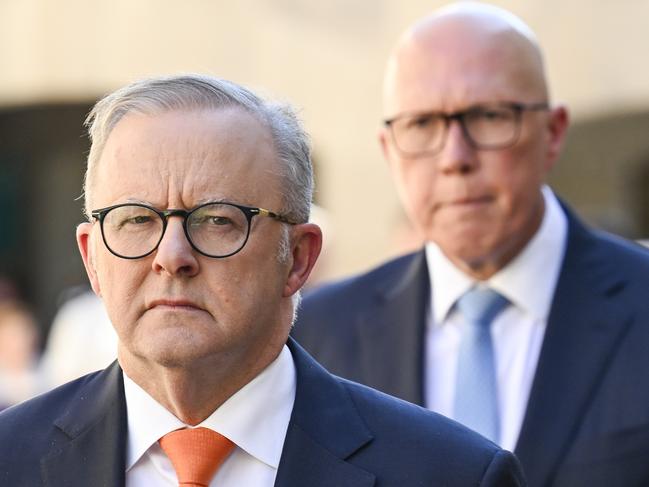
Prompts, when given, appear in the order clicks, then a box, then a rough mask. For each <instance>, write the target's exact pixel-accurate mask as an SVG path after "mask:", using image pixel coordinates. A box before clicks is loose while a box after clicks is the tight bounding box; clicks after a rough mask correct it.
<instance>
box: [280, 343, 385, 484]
mask: <svg viewBox="0 0 649 487" xmlns="http://www.w3.org/2000/svg"><path fill="white" fill-rule="evenodd" d="M288 346H289V348H290V350H291V353H292V354H293V360H294V361H295V368H296V371H297V389H296V396H295V405H294V407H293V414H292V416H291V422H290V423H289V428H288V431H287V434H286V440H285V443H284V450H283V452H282V458H281V460H280V464H279V470H278V472H277V478H276V481H275V486H276V487H293V486H294V487H298V486H304V485H309V486H310V487H330V486H332V485H336V486H339V487H345V486H349V487H352V486H354V487H370V486H372V485H374V483H375V478H374V475H372V474H370V473H368V472H366V471H365V470H362V469H359V468H358V467H356V466H354V465H352V464H350V463H348V462H347V461H346V459H347V458H349V456H350V455H352V454H353V453H354V452H356V451H357V450H358V449H360V448H361V447H363V446H364V445H366V444H367V443H369V442H371V441H372V439H373V436H372V433H371V432H370V431H369V429H368V428H367V426H366V425H365V423H364V421H363V420H362V418H361V417H360V415H359V414H358V412H357V410H356V407H355V406H354V404H353V402H352V400H351V398H350V397H349V393H348V392H347V391H346V390H345V388H344V386H343V384H342V382H340V380H339V379H336V378H334V377H333V376H332V375H331V374H329V373H328V372H327V371H326V370H324V369H323V368H322V367H321V366H320V365H319V364H318V363H317V362H315V361H314V360H313V359H312V358H311V357H310V356H309V355H307V353H306V352H305V351H304V350H303V349H302V348H301V347H300V346H299V345H298V344H297V343H296V342H295V341H294V340H293V339H292V338H289V341H288Z"/></svg>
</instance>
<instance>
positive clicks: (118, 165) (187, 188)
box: [95, 109, 278, 206]
mask: <svg viewBox="0 0 649 487" xmlns="http://www.w3.org/2000/svg"><path fill="white" fill-rule="evenodd" d="M277 172H278V168H277V167H276V155H275V150H274V144H273V142H272V139H271V136H270V134H269V131H268V129H267V128H266V127H265V126H264V125H262V124H261V123H260V122H259V121H258V120H257V119H256V118H255V117H254V116H251V115H250V114H248V113H247V112H245V111H244V110H241V109H235V110H227V111H226V110H216V111H214V110H212V111H205V112H182V111H175V112H173V111H172V112H165V113H161V114H153V115H141V114H132V115H129V116H127V117H124V119H122V120H121V121H120V122H119V123H118V124H117V125H116V126H115V128H114V129H113V132H112V133H111V135H110V136H109V138H108V141H107V144H106V146H105V149H104V151H103V153H102V155H101V158H100V160H99V166H98V173H97V175H98V177H97V179H96V189H97V194H98V197H99V198H100V199H102V200H103V197H108V198H110V200H109V201H97V202H96V203H95V206H96V205H97V204H99V205H107V204H112V203H114V201H113V200H121V199H124V198H126V197H129V198H134V197H137V198H140V199H143V200H146V202H149V203H159V204H164V201H165V199H166V198H167V196H168V195H169V194H179V195H184V196H185V197H187V198H188V200H187V201H188V202H189V201H190V202H191V203H192V204H196V202H197V201H199V200H200V199H201V198H205V197H208V198H210V199H214V196H215V195H220V194H223V195H225V196H224V198H225V197H226V196H229V197H230V198H232V197H233V196H232V195H231V193H233V192H234V193H236V195H235V196H237V197H243V196H245V195H246V194H247V193H248V191H246V192H244V191H243V189H244V187H245V188H248V189H249V190H250V192H253V190H254V189H255V187H256V186H257V185H261V184H262V181H263V182H264V184H265V185H266V186H268V185H269V184H270V183H271V181H272V175H274V174H275V173H277ZM205 195H208V196H205ZM253 196H257V195H256V193H255V194H254V195H253Z"/></svg>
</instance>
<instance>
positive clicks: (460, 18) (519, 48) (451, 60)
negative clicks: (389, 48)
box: [384, 13, 548, 114]
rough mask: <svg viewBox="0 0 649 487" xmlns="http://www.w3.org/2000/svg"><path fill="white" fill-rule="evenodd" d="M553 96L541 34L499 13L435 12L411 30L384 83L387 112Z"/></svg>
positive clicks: (397, 50) (453, 107) (393, 58)
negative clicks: (538, 40) (538, 38)
mask: <svg viewBox="0 0 649 487" xmlns="http://www.w3.org/2000/svg"><path fill="white" fill-rule="evenodd" d="M530 32H531V31H530ZM547 96H548V94H547V87H546V82H545V73H544V67H543V59H542V56H541V53H540V51H539V49H538V46H537V44H536V41H535V39H534V38H532V37H530V36H528V35H526V33H525V32H524V31H521V30H520V29H518V28H515V26H512V25H511V24H510V23H509V22H507V21H505V20H503V19H501V18H499V17H496V18H494V17H493V16H492V15H485V14H474V13H455V14H447V15H441V16H433V17H431V18H429V19H424V21H422V22H421V23H419V24H416V25H415V26H414V27H413V28H412V29H410V30H409V31H407V32H406V33H405V34H404V36H403V37H402V38H401V40H400V42H399V44H398V45H397V47H396V49H395V50H394V52H393V54H392V56H391V58H390V60H389V62H388V67H387V70H386V77H385V85H384V102H385V110H386V114H394V113H397V112H401V111H411V110H423V109H429V108H436V109H449V108H452V109H459V108H462V106H463V105H470V104H472V103H481V102H488V101H504V100H507V101H542V100H546V99H547ZM426 104H429V105H432V106H425V105H426Z"/></svg>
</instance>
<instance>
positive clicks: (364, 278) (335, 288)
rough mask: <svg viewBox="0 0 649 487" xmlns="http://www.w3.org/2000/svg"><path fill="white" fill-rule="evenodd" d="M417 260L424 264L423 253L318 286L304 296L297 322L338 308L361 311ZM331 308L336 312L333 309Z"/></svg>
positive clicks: (399, 258) (404, 256) (409, 255)
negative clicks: (359, 308)
mask: <svg viewBox="0 0 649 487" xmlns="http://www.w3.org/2000/svg"><path fill="white" fill-rule="evenodd" d="M418 260H422V262H425V260H424V259H422V252H415V253H411V254H406V255H402V256H400V257H397V258H395V259H392V260H390V261H388V262H385V263H383V264H381V265H380V266H378V267H375V268H373V269H371V270H369V271H367V272H364V273H362V274H357V275H355V276H352V277H348V278H346V279H342V280H339V281H334V282H331V283H327V284H323V285H320V286H318V287H316V288H314V289H312V290H310V291H308V292H306V293H305V294H304V299H303V300H302V303H301V305H300V315H299V318H302V317H305V319H309V318H310V317H311V315H316V314H321V313H323V312H326V314H327V315H329V316H331V313H332V312H333V311H335V309H340V310H341V311H342V309H341V308H340V307H341V306H345V305H347V304H349V305H352V304H353V305H355V306H356V307H362V306H363V304H364V303H366V302H368V301H371V300H372V299H375V296H376V293H377V292H379V293H380V292H381V291H382V290H383V289H390V286H391V284H392V283H394V282H397V281H399V280H401V279H402V278H403V276H404V274H405V273H407V272H408V270H409V268H411V267H412V266H413V265H417V264H418V262H417V261H418ZM332 306H334V307H336V308H334V309H332ZM346 311H349V308H347V309H346Z"/></svg>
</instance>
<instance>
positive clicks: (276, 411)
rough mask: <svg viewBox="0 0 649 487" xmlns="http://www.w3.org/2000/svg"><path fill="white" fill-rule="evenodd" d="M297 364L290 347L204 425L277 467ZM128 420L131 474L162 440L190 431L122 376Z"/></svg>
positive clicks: (290, 407) (127, 465)
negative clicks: (146, 454) (175, 432)
mask: <svg viewBox="0 0 649 487" xmlns="http://www.w3.org/2000/svg"><path fill="white" fill-rule="evenodd" d="M295 376H296V373H295V365H294V363H293V357H292V356H291V352H290V351H289V350H288V348H287V347H286V346H284V348H283V349H282V351H281V352H280V354H279V356H278V357H277V358H276V359H275V360H274V361H273V362H272V363H271V364H270V365H269V366H268V367H266V369H264V370H263V371H262V372H261V373H260V374H259V375H258V376H257V377H255V378H254V379H253V380H252V381H250V382H249V383H248V384H246V385H245V386H244V387H242V388H241V389H240V390H239V391H237V392H236V393H235V394H234V395H233V396H231V397H230V398H229V399H228V400H227V401H225V402H224V403H223V404H222V405H221V406H220V407H219V408H218V409H217V410H216V411H214V412H213V413H212V414H211V415H210V416H209V417H208V418H207V419H205V421H203V422H202V423H200V424H199V425H197V426H203V427H206V428H210V429H212V430H214V431H216V432H218V433H220V434H222V435H223V436H225V437H227V438H229V439H230V440H231V441H232V442H234V443H235V444H236V445H237V447H238V448H241V449H243V450H245V451H246V452H247V453H249V454H250V455H252V456H253V457H255V458H256V459H258V460H259V461H261V462H263V463H265V464H267V465H269V466H270V467H273V468H278V466H279V460H280V456H281V454H282V448H283V445H284V438H285V436H286V431H287V429H288V423H289V420H290V417H291V412H292V411H293V403H294V402H295V388H296V385H295ZM124 392H125V396H126V407H127V416H128V453H127V458H126V470H127V471H128V470H129V469H130V468H131V467H132V466H133V465H134V464H135V463H136V462H137V461H138V460H139V459H140V457H142V455H144V454H145V453H146V451H147V450H148V449H149V448H150V447H151V446H152V445H153V444H155V443H156V442H157V441H158V440H159V439H160V438H161V437H162V436H164V435H165V434H167V433H169V432H171V431H174V430H176V429H179V428H184V427H187V425H186V424H184V423H183V422H182V421H180V420H179V419H178V418H177V417H176V416H174V415H173V414H172V413H171V412H169V411H168V410H167V409H165V408H164V407H163V406H162V405H161V404H159V403H158V402H157V401H156V400H155V399H153V397H151V396H150V395H149V394H148V393H147V392H146V391H145V390H144V389H142V388H141V387H140V386H139V385H138V384H136V383H135V382H134V381H133V380H132V379H131V378H130V377H128V376H127V375H126V374H124Z"/></svg>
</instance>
